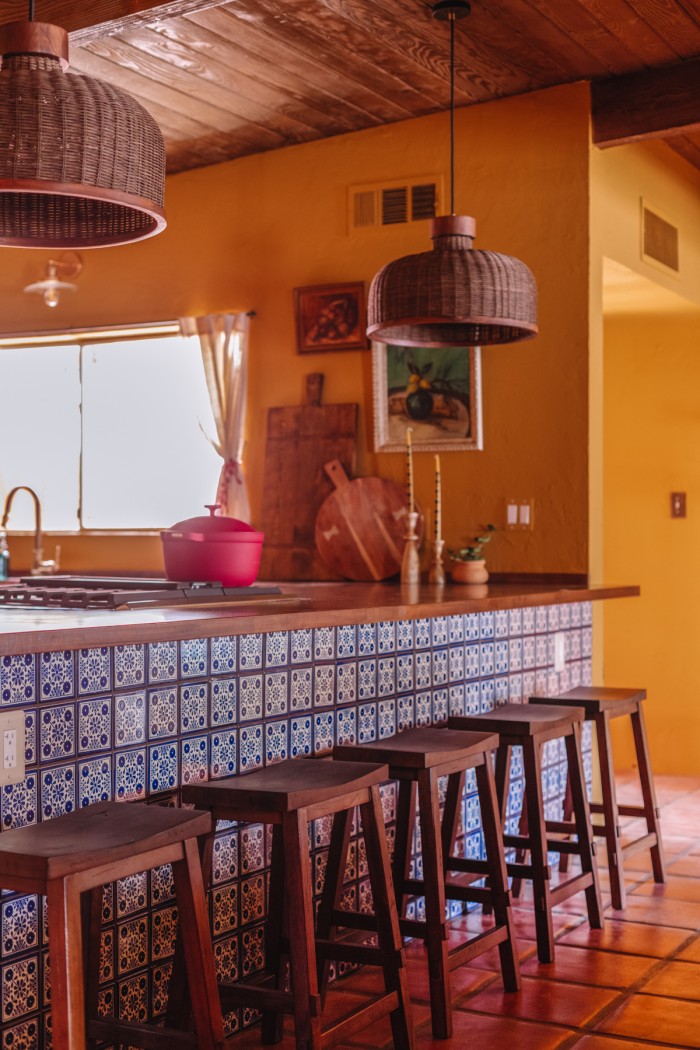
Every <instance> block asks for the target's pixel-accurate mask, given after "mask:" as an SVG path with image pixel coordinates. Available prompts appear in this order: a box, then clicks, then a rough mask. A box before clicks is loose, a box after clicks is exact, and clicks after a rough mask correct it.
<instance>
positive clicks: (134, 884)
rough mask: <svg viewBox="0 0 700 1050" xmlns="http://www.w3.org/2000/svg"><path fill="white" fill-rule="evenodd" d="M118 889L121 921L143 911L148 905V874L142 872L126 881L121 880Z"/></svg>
mask: <svg viewBox="0 0 700 1050" xmlns="http://www.w3.org/2000/svg"><path fill="white" fill-rule="evenodd" d="M116 889H117V905H116V910H117V915H118V916H119V918H120V919H123V918H126V916H127V915H131V914H133V913H134V912H137V911H142V910H143V909H144V908H145V907H146V905H147V903H148V873H147V872H145V871H141V872H138V873H137V874H135V875H129V876H128V877H127V878H125V879H119V880H118V882H117V884H116Z"/></svg>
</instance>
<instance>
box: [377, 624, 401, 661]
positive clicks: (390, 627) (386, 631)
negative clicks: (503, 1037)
mask: <svg viewBox="0 0 700 1050" xmlns="http://www.w3.org/2000/svg"><path fill="white" fill-rule="evenodd" d="M377 652H378V653H395V652H396V624H395V623H394V622H393V621H388V620H383V621H382V622H381V623H378V624H377Z"/></svg>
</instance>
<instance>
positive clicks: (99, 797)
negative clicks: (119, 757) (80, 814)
mask: <svg viewBox="0 0 700 1050" xmlns="http://www.w3.org/2000/svg"><path fill="white" fill-rule="evenodd" d="M78 795H79V801H78V804H79V806H80V807H81V808H82V807H83V806H91V805H92V804H93V803H94V802H107V801H108V799H111V798H112V797H113V792H112V756H111V755H102V756H101V757H100V758H91V759H89V760H88V761H87V762H80V763H79V764H78Z"/></svg>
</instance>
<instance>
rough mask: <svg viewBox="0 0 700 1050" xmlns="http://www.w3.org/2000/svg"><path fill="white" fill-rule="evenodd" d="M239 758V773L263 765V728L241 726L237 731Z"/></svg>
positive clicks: (259, 726) (260, 726)
mask: <svg viewBox="0 0 700 1050" xmlns="http://www.w3.org/2000/svg"><path fill="white" fill-rule="evenodd" d="M239 744H240V746H239V758H238V763H239V766H240V771H241V773H248V772H249V771H250V770H251V769H255V768H256V767H257V766H261V765H262V764H263V727H262V725H254V726H242V727H241V729H240V730H239Z"/></svg>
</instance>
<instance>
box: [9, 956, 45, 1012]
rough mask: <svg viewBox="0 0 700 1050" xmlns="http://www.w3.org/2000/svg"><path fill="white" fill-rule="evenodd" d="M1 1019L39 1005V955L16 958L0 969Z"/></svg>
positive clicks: (31, 1010)
mask: <svg viewBox="0 0 700 1050" xmlns="http://www.w3.org/2000/svg"><path fill="white" fill-rule="evenodd" d="M0 987H1V988H2V1018H3V1021H14V1020H15V1018H18V1017H23V1016H24V1015H25V1014H30V1013H32V1012H33V1011H34V1010H36V1009H37V1008H38V1006H39V956H38V955H31V956H30V957H29V958H27V959H17V960H14V961H13V962H11V963H8V965H7V966H3V967H2V969H1V970H0Z"/></svg>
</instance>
